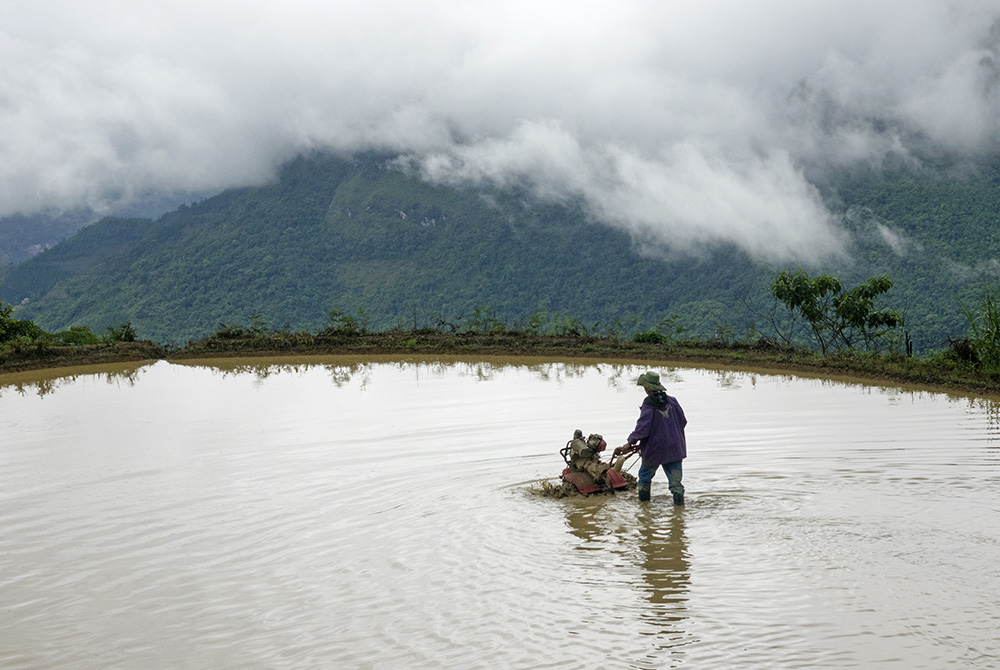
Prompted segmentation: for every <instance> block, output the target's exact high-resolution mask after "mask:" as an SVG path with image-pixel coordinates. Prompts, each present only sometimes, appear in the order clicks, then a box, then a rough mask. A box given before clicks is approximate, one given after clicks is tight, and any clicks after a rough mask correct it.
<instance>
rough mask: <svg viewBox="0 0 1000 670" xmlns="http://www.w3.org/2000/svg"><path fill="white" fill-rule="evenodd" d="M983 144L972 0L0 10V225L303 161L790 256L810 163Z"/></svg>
mask: <svg viewBox="0 0 1000 670" xmlns="http://www.w3.org/2000/svg"><path fill="white" fill-rule="evenodd" d="M998 148H1000V2H998V0H964V1H963V2H961V3H956V2H950V1H946V0H907V1H906V2H903V1H902V0H882V1H881V2H878V3H872V2H867V1H866V2H862V1H860V0H838V1H837V2H833V1H832V0H822V1H821V2H813V3H802V2H789V1H787V0H759V1H757V2H753V3H734V2H720V1H718V0H707V1H705V2H700V3H687V2H684V3H682V2H639V1H632V0H615V1H614V2H588V1H584V2H574V3H568V2H546V1H544V0H542V1H538V0H532V2H525V1H523V0H510V1H508V2H505V3H495V2H478V1H473V2H464V1H463V2H449V1H447V0H414V1H413V2H406V3H400V2H388V1H386V0H368V1H367V2H364V3H355V2H343V1H342V0H332V1H331V0H326V1H323V2H319V1H304V0H291V1H290V2H286V3H274V2H262V1H260V0H247V1H245V2H242V3H238V4H233V3H228V2H220V1H218V0H199V1H198V2H192V1H189V0H177V1H175V2H172V3H164V2H150V1H148V0H133V1H131V2H115V1H112V0H94V1H93V2H88V3H79V2H70V1H68V0H39V1H38V2H33V3H14V2H7V3H4V4H3V5H2V6H0V156H2V161H0V217H3V216H9V215H13V214H23V215H31V214H36V213H40V212H58V211H63V210H79V209H85V208H92V209H93V210H94V211H97V212H107V211H114V210H115V209H116V208H121V207H124V206H127V205H129V204H131V203H134V202H136V201H140V200H142V199H144V198H147V197H149V196H151V195H154V194H155V195H161V194H163V193H165V192H198V193H206V192H212V191H215V190H221V189H223V188H226V187H230V186H241V185H251V184H259V183H262V182H265V181H267V180H268V179H270V178H271V177H273V175H274V174H275V171H276V169H277V167H278V166H279V165H280V164H281V163H282V162H284V161H286V160H288V159H290V158H291V157H293V156H295V155H296V154H299V153H301V152H303V151H307V150H311V149H330V150H334V151H343V152H354V151H360V150H380V151H392V152H399V153H401V154H403V155H404V156H405V158H404V159H403V160H401V161H400V162H399V165H400V167H401V168H403V169H409V170H413V171H416V172H417V173H418V174H421V175H423V176H424V177H425V178H427V179H429V180H433V181H437V182H441V183H447V184H493V185H505V184H517V185H518V186H522V187H527V188H529V189H530V190H532V191H533V192H534V193H535V194H536V195H538V196H539V197H541V198H544V199H547V200H552V201H556V202H559V201H566V202H574V203H582V204H583V205H584V207H585V208H586V210H587V211H588V212H590V213H591V214H592V215H593V216H594V217H595V218H597V219H600V220H601V221H605V222H607V223H609V224H611V225H614V226H617V227H621V228H623V229H626V230H629V231H630V232H632V233H633V234H634V236H635V237H636V239H638V240H639V241H640V242H641V243H642V244H644V245H645V246H646V248H648V249H649V250H650V251H651V252H653V253H655V252H656V251H657V250H661V249H667V248H670V249H674V250H681V251H697V250H699V249H701V248H703V247H705V246H706V245H708V246H711V245H714V244H718V243H732V244H735V245H737V246H739V247H740V248H742V249H744V250H746V251H747V252H749V253H751V254H752V255H754V256H755V257H757V258H761V259H765V260H774V261H787V260H798V261H805V262H808V261H811V260H816V259H818V258H822V257H824V256H827V255H830V254H837V253H839V252H841V251H842V250H843V248H844V240H845V234H844V233H843V229H842V227H841V226H840V222H839V221H838V219H837V216H836V214H835V213H833V212H831V211H829V210H828V209H827V207H826V206H825V205H824V204H823V202H822V200H821V199H820V196H819V192H818V190H817V187H816V185H817V184H818V183H819V180H820V179H822V175H823V174H824V172H825V171H827V170H830V169H840V168H854V167H859V166H864V167H874V168H878V167H880V166H882V165H884V164H888V163H891V164H894V165H899V164H903V165H913V166H916V167H919V166H920V165H921V164H922V162H923V161H924V160H925V158H926V157H927V156H929V155H933V156H936V157H939V158H940V157H942V156H943V157H946V158H949V159H965V158H970V159H975V158H980V157H983V156H989V155H993V154H995V153H996V152H997V150H998Z"/></svg>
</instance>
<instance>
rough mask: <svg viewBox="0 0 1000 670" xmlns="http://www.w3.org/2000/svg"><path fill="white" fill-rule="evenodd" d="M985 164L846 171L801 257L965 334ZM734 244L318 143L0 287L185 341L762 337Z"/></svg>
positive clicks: (988, 187)
mask: <svg viewBox="0 0 1000 670" xmlns="http://www.w3.org/2000/svg"><path fill="white" fill-rule="evenodd" d="M997 174H998V172H997V170H996V169H994V168H989V169H985V168H981V169H980V170H978V171H975V172H968V173H963V174H960V175H957V176H951V177H949V178H941V177H931V176H922V175H914V174H908V173H905V172H897V173H894V174H878V175H876V174H871V175H857V174H855V175H848V176H844V177H843V178H841V179H840V180H839V181H837V182H836V183H834V184H831V185H829V186H828V187H827V189H826V197H827V199H828V201H829V203H830V207H831V208H832V209H834V210H835V211H836V212H837V213H839V214H840V215H841V216H842V220H843V225H844V227H845V228H846V230H847V231H848V232H849V233H850V236H851V247H850V250H849V255H848V256H847V257H841V258H833V259H831V260H829V261H827V262H826V263H825V264H824V265H823V266H822V267H810V268H806V269H807V270H809V271H810V272H823V273H830V274H834V275H837V276H839V277H840V278H841V279H842V280H843V281H844V282H845V283H846V284H849V285H854V284H858V283H860V282H863V281H865V280H867V279H868V278H869V277H875V276H883V275H885V276H889V277H891V278H892V280H893V286H892V289H891V290H890V291H889V292H888V293H887V294H886V295H884V296H880V300H883V301H884V302H885V305H884V306H888V307H891V308H892V309H895V310H898V311H899V313H900V314H901V315H902V317H903V318H904V320H905V328H906V329H907V331H909V333H910V334H911V337H912V340H913V342H914V343H915V344H916V347H917V349H918V350H921V349H928V348H934V347H938V346H940V345H941V344H942V343H943V342H945V341H947V340H948V339H949V338H957V337H960V336H961V335H962V334H963V333H964V329H965V318H964V316H963V313H962V304H963V303H965V304H969V303H972V302H974V301H976V300H977V299H978V298H979V297H980V296H981V294H982V292H983V290H984V286H985V285H986V282H987V279H988V278H989V277H990V276H991V273H992V270H993V268H994V266H995V264H996V260H995V259H996V258H998V257H1000V239H998V238H1000V226H998V225H997V224H998V223H1000V221H998V217H1000V185H998V177H997ZM785 269H797V268H784V267H774V266H773V265H768V264H765V263H761V262H758V261H755V260H753V259H751V258H749V257H748V256H747V255H745V254H744V253H742V252H740V251H738V250H737V249H735V248H732V247H727V246H718V247H715V248H712V249H707V250H705V251H704V253H702V254H700V255H698V256H693V255H690V254H670V253H669V251H667V252H666V253H663V252H662V251H661V252H657V253H656V255H644V254H643V253H641V252H640V249H639V248H638V247H637V245H636V243H635V241H634V240H632V239H631V238H630V237H629V236H628V235H627V234H626V233H624V232H622V231H620V230H616V229H614V228H612V227H609V226H606V225H603V224H602V223H601V222H599V221H595V220H593V218H592V217H590V216H588V215H586V214H585V213H584V212H583V211H582V210H581V209H580V208H576V207H574V206H573V205H572V204H570V205H566V204H553V203H542V202H539V201H538V200H537V199H535V198H533V197H531V196H530V195H529V194H528V193H526V192H519V191H517V190H516V189H508V190H503V191H501V190H497V189H492V188H477V189H474V188H446V187H442V186H434V185H431V184H428V183H426V182H423V181H421V180H420V179H418V178H416V177H415V176H412V175H409V174H407V173H406V172H405V171H402V170H400V169H395V168H394V167H393V166H392V163H391V161H390V160H389V157H386V156H377V155H363V156H356V157H352V158H344V157H341V156H333V155H324V154H315V155H311V156H304V157H300V158H298V159H296V160H294V161H291V162H290V163H288V164H287V165H286V166H285V168H284V169H283V171H282V173H281V176H280V179H278V180H277V181H275V182H274V183H271V184H269V185H266V186H262V187H255V188H242V189H234V190H230V191H226V192H223V193H221V194H219V195H216V196H214V197H210V198H207V199H205V200H202V201H200V202H196V203H192V204H190V205H184V206H182V207H180V208H178V209H176V210H175V211H172V212H170V213H168V214H166V215H164V216H162V217H160V218H158V219H156V220H150V219H115V218H108V219H104V220H101V221H99V222H97V223H95V224H93V225H91V226H88V227H87V228H84V229H83V230H82V231H81V232H80V233H78V234H77V235H76V236H74V237H72V238H70V239H68V240H66V241H65V242H63V243H61V244H59V245H57V246H55V247H53V248H52V249H49V250H47V251H45V252H43V253H40V254H38V255H37V256H35V257H33V258H31V259H30V260H27V261H24V262H22V263H19V264H16V265H12V266H7V267H6V268H5V269H4V271H3V278H2V284H0V298H2V299H3V300H6V301H8V302H10V303H12V304H14V305H15V306H16V316H17V317H18V318H20V319H31V320H34V321H36V322H37V323H38V324H39V325H40V326H42V327H44V328H46V329H48V330H63V329H67V328H70V327H72V326H82V325H86V326H90V327H92V328H94V330H95V331H99V330H101V329H104V328H106V327H109V326H114V325H117V324H121V323H125V322H130V323H131V324H133V325H134V327H135V329H136V331H137V332H138V333H139V335H140V336H141V337H145V338H150V339H154V340H157V341H162V342H183V341H186V340H189V339H195V338H198V337H201V336H203V335H205V334H207V333H210V332H212V331H213V330H214V329H216V328H217V327H218V325H219V324H220V323H232V322H245V321H246V320H248V319H249V318H250V315H256V318H258V319H263V320H265V321H267V322H269V323H271V324H272V325H274V326H276V327H282V326H286V325H287V326H288V327H289V328H292V329H297V328H303V329H313V328H317V327H319V326H321V325H323V324H324V323H325V322H326V320H327V319H328V316H329V314H330V312H331V310H332V309H334V308H337V309H342V310H345V311H346V312H354V311H355V310H358V309H362V310H364V313H365V314H366V318H369V319H370V320H371V323H372V326H373V327H375V328H391V327H394V326H400V327H411V326H417V327H421V326H430V327H448V326H449V324H450V325H458V324H461V323H463V321H467V320H468V319H471V318H475V316H476V315H477V314H479V315H481V314H482V312H483V310H484V309H486V310H489V313H490V314H491V315H495V316H496V317H497V318H499V319H501V320H503V321H505V322H506V323H510V324H516V323H518V322H526V321H527V319H529V318H530V317H531V315H533V314H537V313H539V312H540V311H541V312H545V313H549V314H553V313H562V314H568V315H572V316H573V317H574V318H576V319H579V321H580V322H581V323H582V324H583V325H584V326H585V327H587V328H593V329H595V330H597V331H601V330H602V329H603V330H604V332H608V330H611V329H615V328H631V329H633V330H640V329H643V328H649V327H652V326H653V325H655V324H656V323H662V322H663V321H664V320H668V319H673V321H672V323H673V324H675V325H677V324H683V327H684V328H686V329H687V330H688V332H689V333H690V334H692V335H696V336H699V337H713V336H717V337H743V336H746V335H747V334H753V333H760V334H762V335H767V334H768V332H767V331H768V328H769V324H770V323H771V322H772V321H773V315H774V310H775V309H776V304H775V303H776V301H775V299H774V298H773V296H771V294H770V292H769V287H770V285H771V282H772V281H773V280H774V277H775V275H776V273H777V272H779V271H782V270H785Z"/></svg>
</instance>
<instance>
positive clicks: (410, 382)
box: [0, 359, 1000, 670]
mask: <svg viewBox="0 0 1000 670" xmlns="http://www.w3.org/2000/svg"><path fill="white" fill-rule="evenodd" d="M643 369H644V368H639V367H634V366H630V365H625V364H623V365H612V364H608V363H602V364H582V363H572V364H571V363H553V362H531V361H528V362H524V361H522V362H517V363H507V362H504V361H500V360H492V361H478V362H469V361H460V360H447V361H437V362H426V361H417V360H413V361H404V360H388V359H387V360H375V361H367V362H358V361H351V360H348V359H313V360H311V361H309V362H308V363H306V362H303V361H292V360H271V361H243V362H237V363H232V362H230V363H219V364H212V362H207V363H202V364H199V365H179V364H168V363H165V362H160V363H156V364H154V365H150V366H146V367H141V368H125V367H120V368H114V369H109V370H102V371H93V370H78V371H74V372H73V374H72V375H71V376H68V377H53V376H49V377H48V378H32V377H21V378H13V377H0V667H3V668H5V669H8V670H10V669H17V668H32V669H34V668H49V669H54V668H74V669H80V668H109V667H115V668H240V669H243V670H245V669H256V668H261V669H263V668H267V669H275V668H278V669H280V668H463V669H464V668H567V669H576V668H581V667H592V668H672V667H686V668H748V667H759V668H763V667H767V668H934V669H941V668H995V667H998V666H1000V636H998V635H997V631H998V630H1000V608H998V606H997V604H998V603H1000V540H998V531H1000V497H998V491H1000V441H998V440H1000V410H998V407H997V405H996V404H994V403H993V402H991V401H986V400H976V399H968V398H953V397H948V396H944V395H940V394H934V393H925V392H919V391H906V390H900V389H892V388H873V387H868V386H863V385H857V384H848V383H837V382H824V381H819V380H810V379H799V378H792V377H786V376H774V375H767V374H751V373H736V372H720V371H711V370H697V369H686V368H664V369H663V370H662V371H663V377H664V379H666V380H667V383H668V386H669V388H670V390H671V392H672V393H673V394H675V395H677V396H678V397H679V399H680V400H681V402H682V404H683V405H684V407H685V410H686V412H687V415H688V417H689V419H690V424H689V428H688V438H689V443H690V457H689V459H688V460H687V461H686V462H685V483H686V485H687V488H688V506H687V507H686V508H684V509H675V508H674V507H673V506H672V504H671V501H670V495H669V492H668V491H667V490H666V484H665V481H664V479H663V475H662V474H661V475H659V476H658V478H657V479H656V480H654V484H653V500H652V501H651V502H650V503H648V504H645V505H642V506H640V505H639V504H638V503H637V501H636V500H635V499H633V498H632V497H631V496H627V497H626V496H618V497H615V498H610V499H588V500H551V499H546V498H542V497H540V496H538V495H535V494H534V493H533V491H534V490H536V489H537V487H538V480H540V479H542V478H546V477H550V476H554V475H556V474H557V473H558V471H559V470H560V468H561V462H560V459H559V456H558V454H557V450H558V449H559V447H561V446H562V445H563V444H564V443H565V442H566V440H568V439H569V437H570V436H571V435H572V431H573V429H574V428H581V429H583V430H584V431H586V432H601V433H603V434H604V435H605V437H606V438H607V439H608V442H609V443H610V444H611V445H612V446H614V445H617V444H620V443H621V442H622V441H623V439H624V437H625V436H626V435H627V433H628V431H629V430H630V429H631V426H632V424H633V422H634V420H635V417H636V415H637V409H636V407H637V405H638V403H639V401H640V400H641V391H640V390H639V389H638V388H637V387H635V386H633V385H632V381H631V380H632V379H634V378H635V376H637V375H638V374H639V373H640V372H642V371H643ZM61 374H63V373H61ZM633 472H634V470H633Z"/></svg>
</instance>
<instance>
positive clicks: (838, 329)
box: [771, 270, 903, 354]
mask: <svg viewBox="0 0 1000 670" xmlns="http://www.w3.org/2000/svg"><path fill="white" fill-rule="evenodd" d="M891 288H892V280H891V279H890V278H889V277H888V276H886V275H883V276H881V277H873V278H871V279H868V280H867V281H865V282H863V283H861V284H859V285H858V286H855V287H854V288H852V289H849V290H845V289H844V285H843V283H842V282H841V281H840V280H839V279H837V278H836V277H831V276H829V275H820V276H818V277H815V278H811V277H809V275H808V274H807V273H805V272H804V271H802V270H796V271H794V272H790V271H788V270H783V271H782V272H779V273H778V275H777V277H775V279H774V282H773V283H772V284H771V294H772V295H773V296H774V297H775V298H777V299H778V300H780V301H781V302H782V303H784V305H785V307H787V308H788V310H789V312H791V314H792V316H793V317H795V316H798V317H801V318H802V319H804V320H805V322H806V323H807V324H808V325H809V329H810V330H811V331H812V335H813V338H814V339H815V342H816V344H817V345H818V346H819V349H820V351H821V352H822V353H824V354H825V353H827V351H829V350H831V349H854V348H856V347H857V346H858V345H859V344H863V345H864V348H865V349H866V350H869V351H874V350H878V348H879V347H880V345H881V343H882V341H883V338H884V337H885V336H886V335H887V334H888V333H889V331H891V330H893V329H896V328H899V327H901V326H902V325H903V317H902V316H901V315H900V314H899V312H896V311H894V310H890V309H876V305H875V303H876V299H877V298H878V297H879V296H881V295H883V294H885V293H886V292H888V291H889V289H891ZM778 334H779V336H780V337H782V339H784V340H785V341H786V342H789V343H791V338H790V337H789V336H787V335H786V334H783V333H782V332H781V331H780V330H779V333H778Z"/></svg>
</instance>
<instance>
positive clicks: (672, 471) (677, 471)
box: [639, 461, 684, 496]
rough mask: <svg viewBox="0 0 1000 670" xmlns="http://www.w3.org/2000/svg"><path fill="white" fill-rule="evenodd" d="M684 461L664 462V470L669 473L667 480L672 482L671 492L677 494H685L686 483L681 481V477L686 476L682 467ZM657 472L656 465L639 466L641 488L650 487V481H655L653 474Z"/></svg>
mask: <svg viewBox="0 0 1000 670" xmlns="http://www.w3.org/2000/svg"><path fill="white" fill-rule="evenodd" d="M683 462H684V461H674V462H673V463H664V464H663V471H664V472H665V473H667V482H668V483H669V484H670V492H671V493H673V494H674V495H675V496H683V495H684V484H682V483H681V479H682V478H683V476H684V470H683V468H681V463H683ZM655 474H656V467H652V468H649V467H646V466H645V465H640V466H639V488H640V489H648V488H649V485H650V483H652V481H653V475H655Z"/></svg>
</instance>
